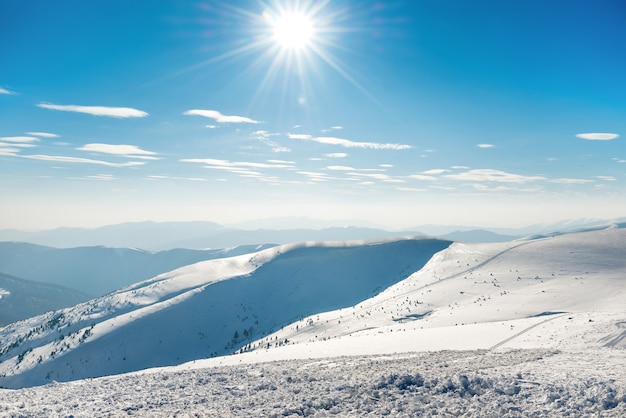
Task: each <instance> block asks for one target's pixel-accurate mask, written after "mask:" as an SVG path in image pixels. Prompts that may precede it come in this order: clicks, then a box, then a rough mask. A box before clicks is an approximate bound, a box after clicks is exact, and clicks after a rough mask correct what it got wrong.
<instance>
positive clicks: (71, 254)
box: [0, 242, 273, 301]
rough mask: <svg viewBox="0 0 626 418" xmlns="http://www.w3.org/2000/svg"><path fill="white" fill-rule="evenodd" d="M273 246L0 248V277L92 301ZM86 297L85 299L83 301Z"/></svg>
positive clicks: (7, 245) (1, 244) (12, 244)
mask: <svg viewBox="0 0 626 418" xmlns="http://www.w3.org/2000/svg"><path fill="white" fill-rule="evenodd" d="M272 246H273V245H272V244H267V245H249V246H240V247H235V248H229V249H215V250H188V249H173V250H168V251H160V252H156V253H152V252H148V251H142V250H137V249H132V248H109V247H78V248H62V249H59V248H52V247H44V246H41V245H34V244H27V243H19V242H0V271H1V272H3V273H6V274H10V275H13V276H17V277H22V278H24V279H27V280H33V281H38V282H42V283H50V284H57V285H61V286H65V287H69V288H72V289H75V290H77V291H79V292H82V293H85V294H87V295H91V296H90V297H95V296H100V295H104V294H105V293H108V292H112V291H114V290H117V289H119V288H121V287H124V286H128V285H130V284H132V283H136V282H138V281H141V280H145V279H148V278H150V277H154V276H155V275H157V274H160V273H164V272H167V271H170V270H173V269H175V268H178V267H182V266H186V265H189V264H192V263H197V262H199V261H203V260H210V259H215V258H223V257H232V256H235V255H240V254H246V253H249V252H253V251H259V250H261V249H264V248H269V247H272ZM90 297H87V296H86V297H85V298H84V299H82V301H85V300H88V299H89V298H90Z"/></svg>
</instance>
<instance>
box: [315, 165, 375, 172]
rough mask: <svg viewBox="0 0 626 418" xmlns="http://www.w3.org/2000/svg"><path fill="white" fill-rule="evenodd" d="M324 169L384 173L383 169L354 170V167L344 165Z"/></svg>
mask: <svg viewBox="0 0 626 418" xmlns="http://www.w3.org/2000/svg"><path fill="white" fill-rule="evenodd" d="M326 169H327V170H332V171H354V172H357V171H360V172H368V171H385V169H383V168H354V167H348V166H344V165H329V166H328V167H326Z"/></svg>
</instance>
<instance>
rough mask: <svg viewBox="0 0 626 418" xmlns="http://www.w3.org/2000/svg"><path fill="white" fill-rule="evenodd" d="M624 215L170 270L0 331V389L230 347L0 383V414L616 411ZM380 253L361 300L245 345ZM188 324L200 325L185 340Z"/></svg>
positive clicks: (622, 371) (620, 412) (362, 273)
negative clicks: (591, 222)
mask: <svg viewBox="0 0 626 418" xmlns="http://www.w3.org/2000/svg"><path fill="white" fill-rule="evenodd" d="M625 226H626V225H623V224H622V225H614V226H613V227H611V228H606V229H598V230H594V231H581V232H577V233H569V234H561V233H559V234H546V235H543V236H536V237H533V238H530V239H526V240H519V241H512V242H509V243H499V244H462V243H454V244H452V245H448V244H449V243H445V242H441V241H429V240H417V241H416V240H402V241H388V242H378V243H368V244H367V245H365V244H361V245H356V244H355V243H352V244H345V243H344V244H342V245H337V244H334V245H330V244H328V243H326V244H320V243H318V244H316V245H312V244H300V245H289V246H282V247H277V248H274V249H270V250H266V251H263V252H259V253H256V254H254V255H249V256H245V257H236V258H231V259H223V260H214V261H208V262H203V263H199V264H196V265H192V266H188V267H185V268H181V269H178V270H176V271H173V272H171V273H168V274H164V275H161V276H158V277H155V278H154V279H151V280H148V281H146V282H144V283H141V284H138V285H136V286H132V287H129V288H127V289H123V290H120V291H119V292H115V293H114V294H112V295H109V296H107V297H104V298H100V299H97V300H94V301H91V302H89V303H85V304H82V305H79V306H77V307H75V308H73V309H67V310H64V311H60V312H57V313H55V314H49V315H46V316H42V317H39V318H33V319H31V320H28V321H23V322H21V323H17V324H13V325H12V326H10V327H5V328H3V329H0V342H2V347H1V348H0V352H1V353H2V357H0V373H1V374H2V378H1V379H0V386H10V387H19V386H30V385H35V384H41V383H45V382H49V381H50V379H57V380H76V379H80V377H82V376H93V375H103V374H113V373H117V372H118V371H119V370H120V369H123V367H118V366H120V365H121V366H125V367H126V370H128V369H133V368H140V367H138V366H140V365H141V364H148V363H150V362H151V361H152V360H156V363H159V362H161V363H163V364H172V363H175V362H180V361H181V360H182V358H180V357H181V356H185V355H187V354H189V353H190V352H191V351H192V350H193V348H191V347H200V348H203V345H204V344H207V345H210V344H212V342H213V341H214V338H215V339H216V340H218V341H220V344H225V346H226V347H231V348H230V350H232V349H234V348H235V347H237V346H238V347H239V350H238V351H239V352H241V354H236V355H229V356H220V357H214V358H208V359H205V360H194V361H192V362H187V363H183V364H180V365H179V366H174V367H163V368H155V369H146V370H143V371H139V372H135V373H130V374H124V375H116V376H110V377H105V378H100V379H87V380H78V381H75V382H72V383H71V384H63V383H53V384H51V385H46V386H43V387H28V388H25V389H20V390H17V391H13V390H12V391H8V390H1V389H0V412H4V413H6V414H8V415H11V416H13V415H18V416H19V415H26V416H30V415H32V416H36V415H50V414H52V415H55V414H56V415H59V416H67V415H82V414H84V415H94V414H95V415H113V416H115V415H125V414H133V415H139V416H163V417H165V416H171V415H174V414H181V413H182V414H190V415H194V414H196V415H208V416H312V415H315V416H317V414H319V416H328V415H329V414H332V415H339V416H354V417H356V416H366V415H370V416H383V415H384V416H397V417H400V416H433V415H437V416H441V415H443V416H555V417H556V416H580V417H595V416H606V417H621V416H624V414H626V331H625V328H624V324H626V299H625V298H624V293H625V291H626V229H624V227H625ZM420 243H421V245H419V244H420ZM437 246H439V248H436V247H437ZM428 252H430V253H434V256H432V257H430V259H429V261H428V262H427V263H426V264H425V265H423V266H421V268H420V264H423V262H422V263H418V262H416V260H415V258H417V256H418V255H419V256H424V258H425V259H426V258H428V257H429V256H427V255H426V254H427V253H428ZM405 253H406V254H410V255H411V256H408V257H405V255H406V254H405ZM402 254H405V255H402ZM389 256H391V257H395V258H393V259H392V260H387V257H389ZM386 261H389V263H388V264H386ZM424 261H425V260H424ZM393 266H395V267H394V269H395V270H394V272H395V274H396V275H397V277H396V279H394V278H393V277H392V276H390V275H385V280H383V281H386V284H383V283H380V284H381V285H382V286H381V288H382V287H385V286H388V287H387V288H386V289H385V290H383V291H381V292H380V293H377V294H376V295H375V296H373V297H372V298H367V299H366V298H364V297H363V296H361V298H360V299H361V300H360V301H358V302H355V303H354V302H352V305H350V306H347V307H343V308H341V307H339V309H335V310H328V306H329V305H332V303H327V302H328V301H326V305H325V308H324V309H326V312H321V311H322V310H324V309H320V312H319V313H313V314H312V315H309V316H305V317H302V318H301V319H298V320H296V321H294V322H292V323H290V324H289V325H286V326H284V327H282V328H281V329H278V330H277V331H276V332H275V333H273V334H271V335H266V336H262V338H259V339H257V340H256V341H251V340H253V339H254V338H256V337H257V336H259V335H257V334H255V333H256V332H259V330H260V329H261V328H262V327H261V326H260V325H261V324H266V323H267V322H265V321H266V319H265V318H266V317H271V316H272V315H274V316H275V315H278V314H281V313H282V312H285V311H289V312H291V313H295V312H303V311H306V308H312V307H315V306H317V303H318V301H319V302H324V301H325V297H326V296H328V295H335V293H336V292H337V291H338V290H342V291H343V292H344V293H345V295H348V296H350V295H353V292H354V291H355V290H358V291H363V289H361V286H355V285H354V283H355V282H356V281H357V280H358V281H359V283H361V281H362V280H365V281H366V282H367V283H370V284H372V282H371V281H370V280H372V279H375V278H376V277H379V278H380V277H382V276H383V275H382V274H381V271H384V272H387V273H389V272H390V270H389V268H390V267H393ZM399 266H405V268H404V269H401V270H397V267H399ZM331 276H332V277H331ZM402 277H406V278H405V279H404V280H401V278H402ZM387 279H389V280H387ZM398 280H399V281H398ZM374 281H376V280H374ZM350 282H351V283H350ZM394 283H395V284H394ZM250 289H252V290H250ZM213 293H214V294H216V295H218V296H210V295H211V294H213ZM347 299H349V297H347V298H346V299H345V300H346V301H347ZM263 300H265V301H264V302H263ZM348 303H350V302H348ZM322 304H323V303H320V305H322ZM299 308H304V309H299ZM216 313H219V314H218V315H216V316H213V315H215V314H216ZM246 315H247V316H248V318H246ZM254 315H256V317H255V316H254ZM250 316H252V318H253V319H254V320H255V321H257V320H258V321H259V326H258V327H257V328H254V327H253V329H252V332H251V331H250V329H249V328H246V324H248V323H249V321H250V319H249V317H250ZM213 320H217V321H218V325H217V326H216V325H215V324H214V323H213ZM203 321H204V322H203ZM199 324H202V326H204V327H206V328H205V329H208V330H209V333H204V334H198V335H197V336H192V335H191V332H190V330H191V331H193V330H197V329H198V325H199ZM220 329H221V330H222V331H220ZM242 329H243V330H244V331H246V330H247V331H248V333H247V335H246V334H245V333H243V331H242ZM224 330H227V331H224ZM233 330H235V332H236V333H233ZM199 332H204V331H199ZM236 335H238V338H237V337H236ZM156 338H158V340H157V339H156ZM226 340H228V341H226ZM449 350H462V351H449ZM140 356H145V357H146V358H148V359H149V360H148V361H142V360H139V357H140ZM120 357H121V359H120ZM175 357H179V358H178V359H177V358H175ZM204 357H207V356H206V355H204ZM286 360H288V361H286ZM111 366H115V367H118V368H115V367H111ZM44 373H46V374H47V375H44Z"/></svg>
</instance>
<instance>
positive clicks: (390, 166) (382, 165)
mask: <svg viewBox="0 0 626 418" xmlns="http://www.w3.org/2000/svg"><path fill="white" fill-rule="evenodd" d="M379 166H380V167H383V168H393V167H394V165H393V164H379Z"/></svg>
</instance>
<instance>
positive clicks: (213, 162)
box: [180, 158, 294, 169]
mask: <svg viewBox="0 0 626 418" xmlns="http://www.w3.org/2000/svg"><path fill="white" fill-rule="evenodd" d="M180 161H181V162H184V163H201V164H206V165H207V166H210V167H227V168H235V169H236V168H241V167H244V168H245V167H251V168H294V165H293V164H291V163H271V164H267V163H254V162H245V161H244V162H238V161H228V160H217V159H213V158H186V159H182V160H180Z"/></svg>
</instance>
